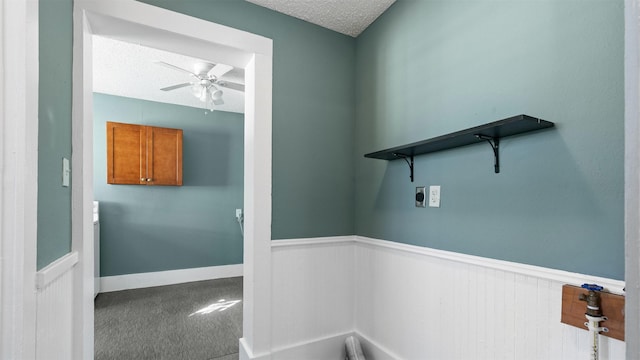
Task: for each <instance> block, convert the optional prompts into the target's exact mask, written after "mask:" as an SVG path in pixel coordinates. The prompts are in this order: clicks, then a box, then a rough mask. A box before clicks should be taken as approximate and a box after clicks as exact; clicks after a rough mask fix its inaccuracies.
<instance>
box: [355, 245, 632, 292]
mask: <svg viewBox="0 0 640 360" xmlns="http://www.w3.org/2000/svg"><path fill="white" fill-rule="evenodd" d="M355 241H356V242H357V243H360V244H363V245H368V246H377V247H384V248H388V249H392V250H396V251H403V252H407V253H413V254H420V255H426V256H430V257H434V258H438V259H444V260H450V261H455V262H459V263H464V264H469V265H478V266H482V267H485V268H489V269H495V270H501V271H508V272H511V273H514V274H520V275H527V276H534V277H537V278H541V279H546V280H553V281H559V282H564V283H568V284H574V285H581V284H584V283H585V282H588V283H596V284H598V285H600V286H603V287H604V288H605V289H607V290H608V291H610V292H612V293H617V294H622V293H623V291H622V289H623V288H624V287H625V283H624V281H621V280H614V279H609V278H603V277H598V276H592V275H586V274H580V273H573V272H569V271H564V270H557V269H550V268H545V267H542V266H535V265H527V264H521V263H516V262H511V261H505V260H496V259H491V258H485V257H481V256H474V255H467V254H461V253H456V252H452V251H445V250H437V249H431V248H427V247H422V246H416V245H407V244H402V243H397V242H393V241H386V240H379V239H373V238H368V237H363V236H356V237H355Z"/></svg>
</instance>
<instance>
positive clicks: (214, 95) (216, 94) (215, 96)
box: [211, 87, 222, 100]
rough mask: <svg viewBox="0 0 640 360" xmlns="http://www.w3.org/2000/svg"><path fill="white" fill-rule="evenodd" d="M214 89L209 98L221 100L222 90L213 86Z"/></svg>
mask: <svg viewBox="0 0 640 360" xmlns="http://www.w3.org/2000/svg"><path fill="white" fill-rule="evenodd" d="M213 88H214V89H215V90H213V91H212V92H211V99H213V100H221V99H222V90H220V89H218V88H215V87H213Z"/></svg>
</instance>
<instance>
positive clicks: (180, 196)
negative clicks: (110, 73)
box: [93, 94, 244, 276]
mask: <svg viewBox="0 0 640 360" xmlns="http://www.w3.org/2000/svg"><path fill="white" fill-rule="evenodd" d="M93 100H94V139H93V141H94V181H93V182H94V193H95V199H96V200H98V201H100V242H101V246H100V249H101V253H100V255H101V256H100V259H101V263H100V267H101V276H112V275H121V274H131V273H142V272H151V271H163V270H174V269H185V268H195V267H205V266H216V265H228V264H241V263H242V251H243V250H242V235H241V233H240V227H239V225H238V223H237V222H236V218H235V209H237V208H242V207H243V157H244V135H243V134H244V115H243V114H237V113H229V112H222V111H215V112H212V113H211V112H210V113H207V114H205V110H203V109H198V108H192V107H186V106H178V105H171V104H162V103H156V102H152V101H144V100H138V99H130V98H125V97H118V96H112V95H105V94H94V97H93ZM107 121H115V122H123V123H130V124H141V125H150V126H159V127H169V128H177V129H182V130H183V186H141V185H108V184H107V174H106V168H107V165H106V131H105V128H106V122H107Z"/></svg>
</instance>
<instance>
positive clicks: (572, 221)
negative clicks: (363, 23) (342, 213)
mask: <svg viewBox="0 0 640 360" xmlns="http://www.w3.org/2000/svg"><path fill="white" fill-rule="evenodd" d="M623 25H624V19H623V2H622V1H621V0H618V1H587V2H585V1H577V0H565V1H555V0H548V1H547V0H541V1H494V0H486V1H485V0H478V1H455V0H442V1H411V0H399V1H398V2H397V3H395V4H394V5H393V6H392V7H391V8H390V9H389V10H388V12H387V13H385V14H384V15H382V16H381V17H380V18H379V19H378V20H377V21H376V23H374V24H373V26H371V27H370V28H369V29H368V30H366V31H365V33H364V34H362V35H361V36H360V37H359V38H358V39H357V42H356V47H357V50H356V57H357V60H356V69H357V76H356V82H357V85H356V94H357V106H356V113H357V116H356V152H355V159H356V189H357V192H356V233H357V234H359V235H364V236H370V237H375V238H382V239H386V240H392V241H397V242H402V243H408V244H416V245H421V246H427V247H432V248H437V249H445V250H450V251H456V252H461V253H467V254H473V255H479V256H484V257H489V258H495V259H503V260H509V261H516V262H521V263H526V264H534V265H539V266H544V267H549V268H556V269H562V270H568V271H574V272H580V273H586V274H593V275H599V276H606V277H610V278H615V279H622V278H623V274H624V232H623V214H624V209H623V205H624V195H623V194H624V192H623V172H624V168H623V123H624V119H623V111H624V96H623V39H624V36H623ZM522 113H524V114H528V115H532V116H536V117H540V118H542V119H546V120H549V121H553V122H555V123H556V128H555V129H552V130H547V131H543V132H539V133H533V134H530V135H523V136H518V137H512V138H506V139H504V140H503V141H502V142H501V148H500V156H501V163H502V164H501V165H502V167H501V172H500V174H494V173H493V156H492V152H491V149H490V148H489V145H487V144H478V145H472V146H468V147H464V148H458V149H455V150H449V151H445V152H440V153H434V154H429V155H423V156H419V157H417V158H416V164H415V176H416V180H415V182H414V183H411V182H410V181H409V179H408V175H409V174H408V168H407V165H406V164H405V163H404V162H403V161H401V160H400V161H390V162H387V161H381V160H374V159H365V158H363V157H362V155H363V154H365V153H368V152H372V151H376V150H382V149H384V148H389V147H392V146H397V145H402V144H405V143H410V142H413V141H419V140H423V139H427V138H430V137H435V136H439V135H443V134H446V133H449V132H453V131H457V130H462V129H465V128H468V127H472V126H476V125H480V124H483V123H486V122H490V121H494V120H499V119H502V118H506V117H509V116H512V115H516V114H522ZM420 185H426V186H429V185H441V186H442V204H441V207H440V208H426V209H424V208H416V207H415V206H414V201H413V198H414V192H415V187H416V186H420Z"/></svg>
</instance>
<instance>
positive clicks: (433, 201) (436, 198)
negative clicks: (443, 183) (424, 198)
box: [429, 185, 440, 207]
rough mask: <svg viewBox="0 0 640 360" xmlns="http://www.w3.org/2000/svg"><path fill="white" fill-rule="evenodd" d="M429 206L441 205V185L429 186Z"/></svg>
mask: <svg viewBox="0 0 640 360" xmlns="http://www.w3.org/2000/svg"><path fill="white" fill-rule="evenodd" d="M429 207H440V185H431V186H429Z"/></svg>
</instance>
